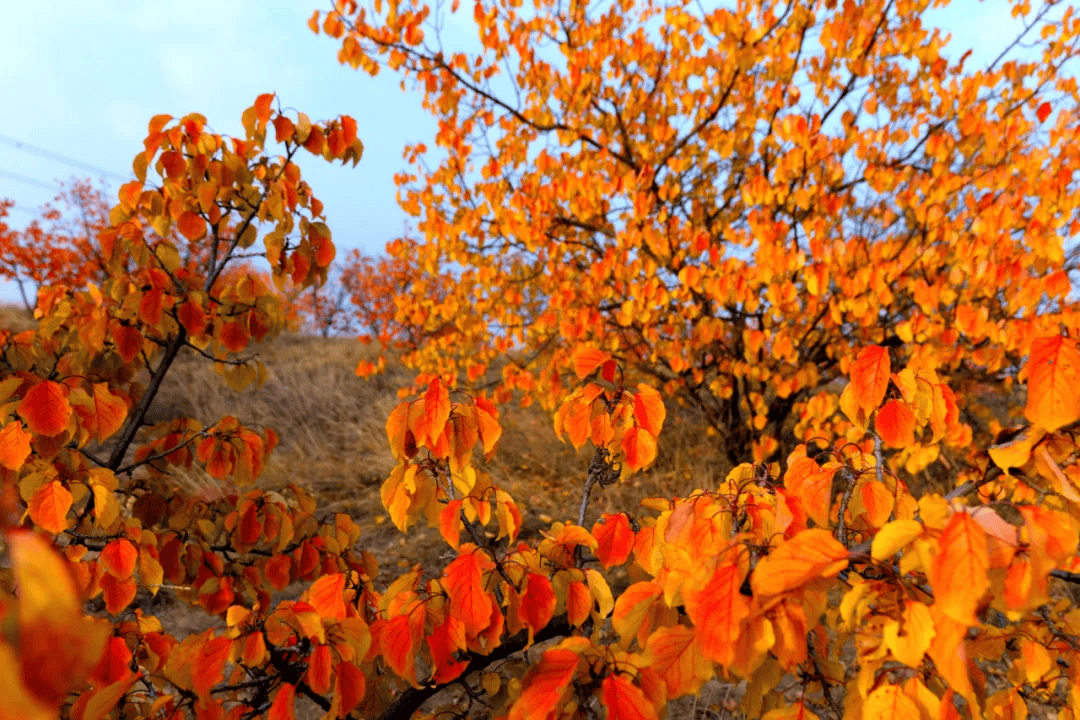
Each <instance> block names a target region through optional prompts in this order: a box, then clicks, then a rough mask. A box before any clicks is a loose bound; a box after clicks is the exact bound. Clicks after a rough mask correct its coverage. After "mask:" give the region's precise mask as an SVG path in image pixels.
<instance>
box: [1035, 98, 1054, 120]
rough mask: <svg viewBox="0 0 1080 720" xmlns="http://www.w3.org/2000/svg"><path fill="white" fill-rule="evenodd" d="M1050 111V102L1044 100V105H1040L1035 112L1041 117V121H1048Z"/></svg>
mask: <svg viewBox="0 0 1080 720" xmlns="http://www.w3.org/2000/svg"><path fill="white" fill-rule="evenodd" d="M1050 111H1051V108H1050V103H1048V102H1044V103H1043V104H1042V105H1039V107H1038V109H1036V110H1035V114H1036V115H1037V116H1038V117H1039V122H1046V118H1048V117H1050Z"/></svg>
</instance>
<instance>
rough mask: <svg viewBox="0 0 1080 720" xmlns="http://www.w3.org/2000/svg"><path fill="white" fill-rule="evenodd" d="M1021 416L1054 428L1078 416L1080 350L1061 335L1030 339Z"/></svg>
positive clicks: (1071, 421) (1043, 426)
mask: <svg viewBox="0 0 1080 720" xmlns="http://www.w3.org/2000/svg"><path fill="white" fill-rule="evenodd" d="M1025 369H1026V370H1027V383H1028V397H1027V405H1026V406H1025V407H1024V417H1026V418H1027V419H1028V420H1030V421H1031V422H1032V423H1035V424H1037V425H1038V426H1040V427H1042V428H1044V429H1046V430H1049V431H1054V430H1057V429H1058V428H1060V427H1061V426H1063V425H1068V424H1070V423H1074V422H1076V421H1077V420H1080V351H1078V350H1077V347H1076V342H1075V341H1074V340H1073V339H1072V338H1067V337H1065V336H1063V335H1055V336H1054V337H1048V338H1038V339H1037V340H1035V341H1034V342H1032V343H1031V354H1030V356H1029V357H1028V363H1027V366H1026V368H1025Z"/></svg>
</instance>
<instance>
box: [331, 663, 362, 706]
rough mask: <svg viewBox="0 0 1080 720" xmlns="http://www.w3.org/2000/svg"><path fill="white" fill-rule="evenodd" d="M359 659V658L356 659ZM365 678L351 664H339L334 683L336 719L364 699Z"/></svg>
mask: <svg viewBox="0 0 1080 720" xmlns="http://www.w3.org/2000/svg"><path fill="white" fill-rule="evenodd" d="M358 659H359V658H358ZM366 685H367V678H365V677H364V673H363V672H361V671H360V669H359V668H357V667H356V666H355V665H353V664H352V663H348V662H340V663H338V665H337V680H336V681H335V682H334V698H335V700H336V701H337V705H338V717H339V718H342V717H345V716H346V715H348V714H349V713H350V712H352V709H353V708H355V707H356V704H357V703H359V702H360V700H361V699H362V698H363V697H364V691H365V690H366V689H367V688H366Z"/></svg>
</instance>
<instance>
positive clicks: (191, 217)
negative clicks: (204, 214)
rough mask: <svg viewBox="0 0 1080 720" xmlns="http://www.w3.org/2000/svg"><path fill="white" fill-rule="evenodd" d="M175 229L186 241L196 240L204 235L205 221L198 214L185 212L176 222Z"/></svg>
mask: <svg viewBox="0 0 1080 720" xmlns="http://www.w3.org/2000/svg"><path fill="white" fill-rule="evenodd" d="M176 229H177V230H179V231H180V234H181V235H183V236H184V237H186V238H187V239H188V240H198V239H199V238H201V237H202V236H203V235H205V234H206V221H205V220H203V219H202V218H201V217H199V215H198V214H196V213H193V212H191V211H190V210H185V211H184V212H182V213H181V214H180V217H179V219H177V221H176Z"/></svg>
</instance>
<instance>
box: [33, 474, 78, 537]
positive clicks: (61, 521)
mask: <svg viewBox="0 0 1080 720" xmlns="http://www.w3.org/2000/svg"><path fill="white" fill-rule="evenodd" d="M71 501H72V498H71V492H70V491H69V490H68V489H67V488H66V487H64V486H63V485H62V484H60V481H59V480H53V481H51V482H47V483H44V484H43V485H41V486H39V487H38V489H37V490H35V491H34V494H33V495H32V496H31V497H30V502H29V503H28V509H29V511H30V519H32V520H33V521H34V522H35V523H37V525H38V527H41V528H44V529H45V530H48V531H49V532H51V533H61V532H63V531H64V530H66V529H67V526H68V520H67V514H68V510H70V509H71Z"/></svg>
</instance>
